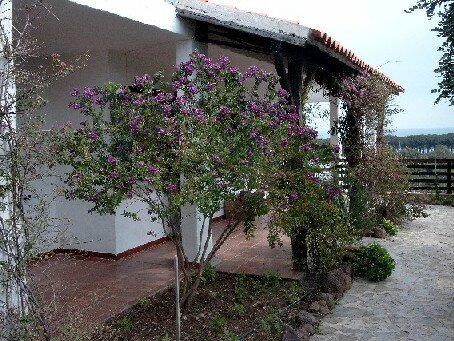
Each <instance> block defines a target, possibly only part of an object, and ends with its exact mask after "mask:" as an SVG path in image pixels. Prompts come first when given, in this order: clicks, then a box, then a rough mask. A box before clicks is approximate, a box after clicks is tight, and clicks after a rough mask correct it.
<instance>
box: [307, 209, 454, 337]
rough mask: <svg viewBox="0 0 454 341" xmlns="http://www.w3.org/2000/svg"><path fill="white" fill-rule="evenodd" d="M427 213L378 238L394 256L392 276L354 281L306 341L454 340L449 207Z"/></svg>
mask: <svg viewBox="0 0 454 341" xmlns="http://www.w3.org/2000/svg"><path fill="white" fill-rule="evenodd" d="M427 212H428V213H429V214H430V216H429V217H428V218H418V219H416V220H414V221H412V222H408V223H406V224H405V225H404V226H403V227H402V229H401V231H400V232H399V233H398V235H397V236H395V237H390V238H388V239H386V240H381V241H380V244H382V245H383V246H385V247H386V248H387V249H388V251H389V252H390V253H391V255H392V257H393V258H394V259H395V261H396V269H395V271H394V273H393V275H392V276H391V277H390V278H388V279H387V280H386V281H384V282H381V283H377V284H375V283H370V282H366V281H363V280H355V282H354V283H353V287H352V289H351V290H350V291H348V292H347V293H346V294H345V296H344V297H343V298H342V300H341V301H340V302H339V304H338V306H337V307H336V308H335V309H334V310H333V313H332V314H331V315H328V316H326V317H325V318H324V320H323V321H322V323H321V325H320V327H319V330H318V333H317V334H316V335H314V336H313V337H312V338H311V340H312V341H316V340H349V341H353V340H380V341H382V340H430V341H438V340H454V238H453V237H454V208H453V207H444V206H429V207H428V209H427ZM372 241H373V240H372V239H369V238H368V239H367V240H366V242H372Z"/></svg>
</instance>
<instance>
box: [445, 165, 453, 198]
mask: <svg viewBox="0 0 454 341" xmlns="http://www.w3.org/2000/svg"><path fill="white" fill-rule="evenodd" d="M446 170H447V173H448V174H447V175H446V181H447V182H448V183H447V184H446V193H448V194H452V160H448V161H447V163H446Z"/></svg>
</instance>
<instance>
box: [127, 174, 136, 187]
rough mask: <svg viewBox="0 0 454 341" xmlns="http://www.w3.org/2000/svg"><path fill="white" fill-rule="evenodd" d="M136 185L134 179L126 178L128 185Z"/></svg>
mask: <svg viewBox="0 0 454 341" xmlns="http://www.w3.org/2000/svg"><path fill="white" fill-rule="evenodd" d="M135 183H136V178H134V177H132V176H130V177H128V184H130V185H133V184H135Z"/></svg>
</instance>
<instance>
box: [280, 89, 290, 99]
mask: <svg viewBox="0 0 454 341" xmlns="http://www.w3.org/2000/svg"><path fill="white" fill-rule="evenodd" d="M277 95H278V96H279V97H284V98H285V97H287V96H288V91H287V90H285V89H279V90H277Z"/></svg>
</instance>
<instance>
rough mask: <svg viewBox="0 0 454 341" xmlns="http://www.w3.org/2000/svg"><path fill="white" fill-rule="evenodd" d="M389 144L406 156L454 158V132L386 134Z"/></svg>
mask: <svg viewBox="0 0 454 341" xmlns="http://www.w3.org/2000/svg"><path fill="white" fill-rule="evenodd" d="M386 139H387V141H388V144H389V145H390V146H391V147H392V148H393V149H394V150H396V151H397V152H399V153H400V154H401V155H402V156H403V157H405V158H454V133H449V134H442V135H436V134H430V135H410V136H403V137H399V136H394V135H388V136H386Z"/></svg>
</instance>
